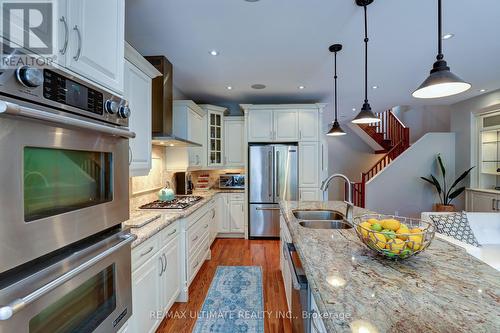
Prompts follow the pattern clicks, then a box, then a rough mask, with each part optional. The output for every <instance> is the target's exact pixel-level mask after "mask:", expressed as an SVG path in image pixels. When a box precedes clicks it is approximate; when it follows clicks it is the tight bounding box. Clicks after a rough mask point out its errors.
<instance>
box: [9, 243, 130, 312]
mask: <svg viewBox="0 0 500 333" xmlns="http://www.w3.org/2000/svg"><path fill="white" fill-rule="evenodd" d="M136 238H137V237H136V236H134V235H130V234H127V235H123V236H121V239H122V241H121V242H119V243H118V244H115V245H113V246H112V247H110V248H108V249H107V250H105V251H103V252H101V253H100V254H98V255H97V256H95V257H93V258H92V259H89V260H88V261H86V262H84V263H83V264H81V265H80V266H78V267H76V268H75V269H73V270H71V271H69V272H67V273H65V274H63V275H61V276H60V277H58V278H57V279H54V280H52V281H51V282H49V283H47V284H46V285H44V286H43V287H41V288H40V289H37V290H35V291H34V292H32V293H31V294H29V295H27V296H24V297H22V298H18V299H16V300H14V301H12V302H11V303H9V304H8V305H6V306H3V307H0V320H7V319H9V318H11V317H12V316H13V315H14V314H16V313H17V312H19V311H21V310H22V309H24V308H25V307H26V306H28V305H30V304H31V303H33V302H35V301H37V300H38V299H40V298H41V297H43V296H44V295H46V294H47V293H49V292H51V291H52V290H54V289H56V288H57V287H59V286H60V285H62V284H64V283H65V282H68V281H69V280H71V279H73V278H74V277H75V276H77V275H78V274H80V273H82V272H84V271H86V270H88V269H89V268H91V267H92V266H94V265H95V264H97V263H98V262H99V261H102V260H103V259H104V258H106V257H107V256H109V255H111V254H112V253H114V252H116V251H118V250H119V249H121V248H122V247H124V246H125V245H127V244H130V243H132V242H133V241H134V240H135V239H136Z"/></svg>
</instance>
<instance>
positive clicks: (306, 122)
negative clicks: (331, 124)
mask: <svg viewBox="0 0 500 333" xmlns="http://www.w3.org/2000/svg"><path fill="white" fill-rule="evenodd" d="M318 134H319V114H318V111H317V110H299V140H300V141H318Z"/></svg>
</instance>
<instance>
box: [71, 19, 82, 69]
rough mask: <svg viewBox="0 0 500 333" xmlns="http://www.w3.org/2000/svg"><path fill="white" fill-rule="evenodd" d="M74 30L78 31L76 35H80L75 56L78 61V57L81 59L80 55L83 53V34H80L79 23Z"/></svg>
mask: <svg viewBox="0 0 500 333" xmlns="http://www.w3.org/2000/svg"><path fill="white" fill-rule="evenodd" d="M73 30H75V31H76V35H77V36H78V50H77V51H76V54H75V56H74V57H73V59H74V60H75V61H78V59H80V55H81V53H82V35H81V34H80V29H79V28H78V26H77V25H75V26H74V27H73Z"/></svg>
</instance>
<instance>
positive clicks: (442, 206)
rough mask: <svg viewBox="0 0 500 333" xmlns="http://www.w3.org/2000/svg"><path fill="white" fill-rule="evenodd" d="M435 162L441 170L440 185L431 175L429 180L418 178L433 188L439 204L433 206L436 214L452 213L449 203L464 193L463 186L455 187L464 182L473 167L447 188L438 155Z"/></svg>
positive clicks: (441, 160)
mask: <svg viewBox="0 0 500 333" xmlns="http://www.w3.org/2000/svg"><path fill="white" fill-rule="evenodd" d="M437 161H438V165H439V169H440V170H441V174H442V176H443V183H442V184H441V183H439V181H438V180H437V179H436V177H434V175H433V174H431V178H426V177H420V178H422V179H423V180H425V181H426V182H428V183H430V184H432V185H433V186H434V187H435V189H436V191H437V193H438V195H439V200H440V203H436V204H435V205H434V211H436V212H454V211H455V206H454V205H452V204H451V202H452V201H453V199H455V198H456V197H458V196H459V195H460V194H462V192H463V191H465V186H462V187H459V188H456V187H457V185H458V184H459V183H460V182H461V181H462V180H464V179H465V178H466V177H467V176H468V175H469V173H470V171H471V170H472V169H473V168H474V167H472V168H470V169H469V170H467V171H465V172H464V173H462V174H461V175H460V177H458V178H457V179H455V181H454V182H453V184H452V185H451V186H450V188H447V185H446V169H445V167H444V163H443V159H442V158H441V155H440V154H438V155H437Z"/></svg>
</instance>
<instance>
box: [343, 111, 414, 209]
mask: <svg viewBox="0 0 500 333" xmlns="http://www.w3.org/2000/svg"><path fill="white" fill-rule="evenodd" d="M378 117H379V119H380V122H378V123H373V124H360V125H358V126H359V127H360V128H361V129H362V130H363V131H365V133H366V134H368V135H369V136H370V137H371V138H372V139H373V140H375V141H376V142H377V143H378V144H379V145H380V146H382V147H383V149H381V150H377V151H375V153H376V154H384V156H383V157H382V158H380V159H379V160H378V161H377V162H376V163H375V164H374V165H373V166H372V167H371V168H370V169H369V170H368V171H366V172H363V173H362V174H361V182H359V183H353V202H354V204H355V205H356V206H359V207H365V187H366V183H367V182H368V181H369V180H370V179H372V178H373V177H375V176H376V175H377V174H378V173H379V172H380V171H382V170H383V169H384V168H385V167H387V166H388V165H389V164H391V162H392V161H393V160H395V159H396V158H397V157H398V156H399V155H401V154H402V153H403V152H404V151H405V150H406V149H408V147H410V129H409V128H407V127H406V126H405V125H404V124H403V123H402V122H401V120H399V119H398V118H397V117H396V116H395V115H394V113H393V112H392V110H387V111H384V112H382V113H379V114H378Z"/></svg>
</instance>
